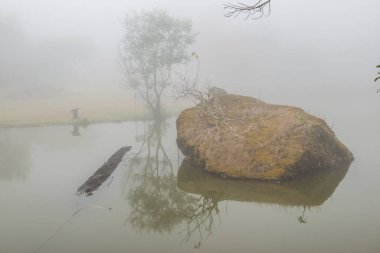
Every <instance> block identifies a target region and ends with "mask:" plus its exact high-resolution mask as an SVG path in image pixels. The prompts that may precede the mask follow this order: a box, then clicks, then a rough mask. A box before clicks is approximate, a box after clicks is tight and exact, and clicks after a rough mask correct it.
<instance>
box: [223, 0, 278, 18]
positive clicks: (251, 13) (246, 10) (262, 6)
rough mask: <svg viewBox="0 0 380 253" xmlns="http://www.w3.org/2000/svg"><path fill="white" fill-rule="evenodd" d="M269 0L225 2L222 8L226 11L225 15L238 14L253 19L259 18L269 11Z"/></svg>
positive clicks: (232, 15) (233, 15) (234, 15)
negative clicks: (253, 2)
mask: <svg viewBox="0 0 380 253" xmlns="http://www.w3.org/2000/svg"><path fill="white" fill-rule="evenodd" d="M270 2H271V0H258V1H257V2H256V3H255V4H244V3H240V2H239V3H236V4H232V3H227V4H225V5H224V9H225V10H226V11H227V13H226V14H225V16H226V17H237V16H239V15H243V16H245V18H249V17H252V18H254V19H258V18H261V17H262V16H264V14H265V12H267V15H269V14H270V12H271V6H270Z"/></svg>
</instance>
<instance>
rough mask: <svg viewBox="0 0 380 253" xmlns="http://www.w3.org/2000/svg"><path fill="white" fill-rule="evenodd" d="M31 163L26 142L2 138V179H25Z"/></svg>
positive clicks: (0, 170)
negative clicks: (15, 141)
mask: <svg viewBox="0 0 380 253" xmlns="http://www.w3.org/2000/svg"><path fill="white" fill-rule="evenodd" d="M30 163H31V159H30V155H29V147H28V146H27V145H26V144H21V143H14V142H12V141H9V140H8V141H4V140H0V180H25V179H26V178H27V175H28V173H29V166H30Z"/></svg>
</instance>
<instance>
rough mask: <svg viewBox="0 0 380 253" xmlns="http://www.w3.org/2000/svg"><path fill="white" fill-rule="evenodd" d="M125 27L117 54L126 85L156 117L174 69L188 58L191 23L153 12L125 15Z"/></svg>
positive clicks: (192, 36) (190, 42) (156, 11)
mask: <svg viewBox="0 0 380 253" xmlns="http://www.w3.org/2000/svg"><path fill="white" fill-rule="evenodd" d="M124 28H125V35H124V39H123V40H122V42H121V47H120V54H121V58H122V62H123V65H124V70H125V74H126V77H127V80H128V84H129V86H130V87H131V88H133V89H135V90H137V91H138V92H139V94H140V96H141V97H142V98H143V100H144V101H145V102H146V104H147V106H148V108H149V109H150V110H152V111H153V113H154V115H159V114H160V112H161V96H162V94H163V93H164V91H165V89H166V88H167V87H169V86H170V85H171V76H172V71H173V69H174V68H175V67H177V66H179V65H181V64H185V63H186V62H187V61H188V59H189V56H188V54H187V48H188V46H189V45H190V44H192V43H193V42H194V39H195V34H194V33H193V32H192V23H191V21H190V20H182V19H177V18H174V17H171V16H169V15H168V14H167V13H166V12H165V11H161V10H154V11H150V12H143V13H141V14H133V15H130V16H127V17H126V18H125V20H124Z"/></svg>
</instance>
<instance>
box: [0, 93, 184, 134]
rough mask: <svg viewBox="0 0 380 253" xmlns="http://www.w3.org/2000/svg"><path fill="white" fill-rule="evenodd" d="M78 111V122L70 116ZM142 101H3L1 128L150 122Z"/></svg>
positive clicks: (169, 109)
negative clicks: (74, 111) (74, 109)
mask: <svg viewBox="0 0 380 253" xmlns="http://www.w3.org/2000/svg"><path fill="white" fill-rule="evenodd" d="M73 108H79V119H77V120H73V119H72V114H71V112H70V110H71V109H73ZM164 108H165V109H166V112H165V113H166V114H167V115H170V116H174V115H177V114H178V113H179V112H180V111H181V110H182V109H184V108H186V105H185V104H184V103H176V104H174V105H173V104H170V106H167V105H166V106H164ZM149 119H151V116H150V114H149V112H148V111H147V109H145V108H144V104H143V101H141V100H139V99H134V97H132V96H131V95H130V94H128V93H124V92H119V93H101V94H99V93H92V94H91V93H90V94H88V93H87V94H75V95H68V96H60V97H45V98H28V99H17V100H16V99H15V100H1V101H0V128H21V127H41V126H49V125H73V124H79V123H81V122H82V123H84V122H85V123H86V124H97V123H106V122H115V123H116V122H125V121H135V120H149Z"/></svg>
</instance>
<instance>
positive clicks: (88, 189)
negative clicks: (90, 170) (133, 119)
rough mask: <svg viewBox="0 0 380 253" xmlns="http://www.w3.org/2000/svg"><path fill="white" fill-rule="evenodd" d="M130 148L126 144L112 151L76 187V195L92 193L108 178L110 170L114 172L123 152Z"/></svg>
mask: <svg viewBox="0 0 380 253" xmlns="http://www.w3.org/2000/svg"><path fill="white" fill-rule="evenodd" d="M130 149H131V147H130V146H127V147H122V148H120V149H119V150H118V151H116V153H114V154H113V155H112V156H111V157H110V158H109V159H108V161H107V162H106V163H105V164H104V165H103V166H101V167H100V168H99V169H98V170H97V171H96V172H95V173H94V174H93V175H92V176H91V177H89V178H88V179H87V181H86V182H85V183H84V184H82V185H81V186H80V187H79V188H78V191H77V195H81V194H83V193H86V195H87V196H90V195H92V193H93V191H95V190H97V189H98V188H99V186H101V185H102V184H103V183H104V181H106V180H107V179H108V178H109V176H110V175H111V174H112V172H114V170H115V169H116V167H117V166H118V165H119V163H120V162H121V160H122V158H123V156H124V155H125V153H127V152H128V151H129V150H130Z"/></svg>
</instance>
